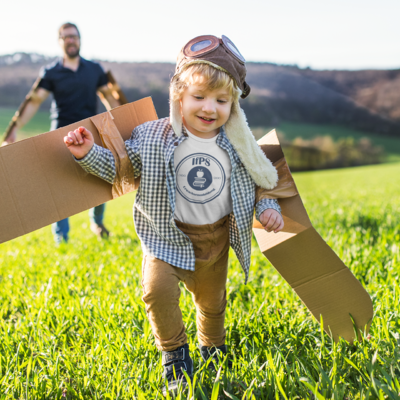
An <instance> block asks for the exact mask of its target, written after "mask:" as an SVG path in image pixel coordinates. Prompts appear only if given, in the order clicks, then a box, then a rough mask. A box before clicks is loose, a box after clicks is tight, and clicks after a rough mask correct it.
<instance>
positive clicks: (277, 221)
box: [260, 208, 284, 233]
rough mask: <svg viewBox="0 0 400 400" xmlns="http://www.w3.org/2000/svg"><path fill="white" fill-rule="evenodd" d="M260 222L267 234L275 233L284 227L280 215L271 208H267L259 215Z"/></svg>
mask: <svg viewBox="0 0 400 400" xmlns="http://www.w3.org/2000/svg"><path fill="white" fill-rule="evenodd" d="M260 222H261V225H262V226H263V227H264V229H265V230H266V231H267V232H272V231H274V232H275V233H277V232H279V231H280V230H282V228H283V226H284V223H283V218H282V215H281V214H279V213H278V211H275V210H273V209H272V208H267V209H266V210H264V211H263V212H262V213H261V215H260Z"/></svg>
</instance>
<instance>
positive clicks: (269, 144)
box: [253, 131, 373, 342]
mask: <svg viewBox="0 0 400 400" xmlns="http://www.w3.org/2000/svg"><path fill="white" fill-rule="evenodd" d="M258 143H259V144H260V145H261V147H262V149H263V150H264V152H265V153H266V155H267V156H268V158H270V159H271V161H272V162H275V161H277V160H279V159H280V158H282V157H283V156H284V155H283V151H282V149H281V146H280V144H279V140H278V137H277V135H276V132H275V131H271V132H270V133H268V134H267V135H266V136H264V137H263V138H261V139H260V140H259V141H258ZM292 179H293V177H292ZM293 182H294V181H293ZM279 204H280V206H281V208H282V215H283V219H284V222H285V227H284V228H283V231H282V232H279V233H277V234H274V233H273V232H271V233H268V232H266V231H265V230H263V229H258V228H257V227H256V228H254V229H253V231H254V234H255V236H256V239H257V242H258V244H259V246H260V250H261V251H262V253H263V254H264V255H265V257H266V258H267V259H268V260H269V261H270V262H271V264H272V265H273V266H274V267H275V268H276V269H277V271H278V272H279V273H280V274H281V275H282V277H283V278H284V279H285V280H286V281H287V282H288V283H289V284H290V286H291V287H292V288H293V290H294V291H295V292H296V293H297V294H298V295H299V297H300V299H301V300H302V302H303V303H304V304H305V306H306V307H307V308H308V309H309V310H310V312H311V313H312V315H313V316H314V317H315V318H316V319H317V320H318V321H320V320H321V316H322V319H323V325H324V329H325V331H326V332H327V333H328V334H332V336H333V338H334V340H335V341H337V340H338V339H339V337H342V338H344V339H346V340H347V341H349V342H353V341H354V339H355V337H356V334H355V331H354V326H353V321H354V323H355V325H356V329H357V330H358V331H360V330H361V331H364V329H366V330H367V331H368V329H369V327H370V325H371V322H372V318H373V307H372V301H371V298H370V296H369V294H368V293H367V292H366V290H365V289H364V288H363V286H362V285H361V283H360V282H359V281H358V280H357V279H356V278H355V277H354V275H353V274H352V273H351V271H350V270H349V269H348V268H347V267H346V265H345V264H344V263H343V262H342V261H341V260H340V258H339V257H338V256H337V255H336V254H335V252H334V251H333V250H332V249H331V248H330V247H329V246H328V244H327V243H326V242H325V241H324V240H323V239H322V238H321V236H320V235H319V234H318V233H317V231H316V230H315V229H314V227H313V226H312V224H311V221H310V219H309V217H308V214H307V211H306V210H305V208H304V205H303V202H302V201H301V197H300V194H299V195H296V196H294V197H291V198H285V199H280V200H279Z"/></svg>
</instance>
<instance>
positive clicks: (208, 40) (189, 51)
mask: <svg viewBox="0 0 400 400" xmlns="http://www.w3.org/2000/svg"><path fill="white" fill-rule="evenodd" d="M218 46H223V47H224V48H225V49H226V50H227V51H228V52H229V53H230V55H232V56H233V57H235V58H236V60H238V61H239V62H240V63H241V64H243V65H244V63H245V62H246V60H245V59H244V57H243V56H242V54H241V53H240V51H239V50H238V48H237V47H236V46H235V45H234V44H233V42H232V40H230V39H229V38H227V37H226V36H224V35H222V36H221V39H219V38H217V37H216V36H212V35H204V36H198V37H196V38H194V39H192V40H191V41H190V42H188V43H187V44H186V46H185V47H184V48H183V54H185V56H186V57H200V56H203V55H205V54H208V53H210V52H211V51H214V50H215V49H216V48H217V47H218Z"/></svg>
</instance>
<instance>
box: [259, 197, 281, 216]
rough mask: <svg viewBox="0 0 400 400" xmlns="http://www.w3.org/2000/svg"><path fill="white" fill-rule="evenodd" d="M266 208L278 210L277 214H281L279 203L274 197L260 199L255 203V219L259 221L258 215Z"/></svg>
mask: <svg viewBox="0 0 400 400" xmlns="http://www.w3.org/2000/svg"><path fill="white" fill-rule="evenodd" d="M268 208H272V209H273V210H275V211H278V213H279V214H282V212H281V207H280V206H279V203H278V201H277V200H275V199H261V200H260V201H259V202H258V203H257V204H256V219H257V221H260V215H261V214H262V213H263V212H264V211H265V210H266V209H268Z"/></svg>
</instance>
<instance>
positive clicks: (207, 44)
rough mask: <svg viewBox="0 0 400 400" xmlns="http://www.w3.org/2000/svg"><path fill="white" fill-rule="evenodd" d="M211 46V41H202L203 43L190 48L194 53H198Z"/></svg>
mask: <svg viewBox="0 0 400 400" xmlns="http://www.w3.org/2000/svg"><path fill="white" fill-rule="evenodd" d="M210 45H211V40H202V41H201V42H197V43H194V44H193V45H192V46H191V47H190V50H191V51H193V52H197V51H200V50H203V49H205V48H206V47H208V46H210Z"/></svg>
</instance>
